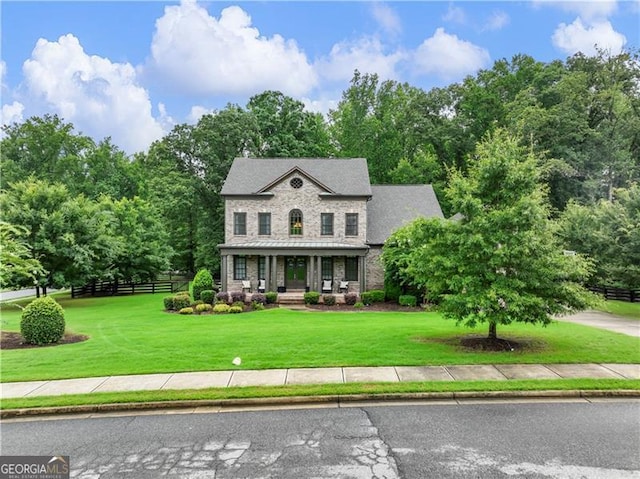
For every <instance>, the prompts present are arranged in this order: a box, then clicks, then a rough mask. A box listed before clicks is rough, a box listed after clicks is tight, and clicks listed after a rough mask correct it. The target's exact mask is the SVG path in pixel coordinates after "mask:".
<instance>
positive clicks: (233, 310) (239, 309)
mask: <svg viewBox="0 0 640 479" xmlns="http://www.w3.org/2000/svg"><path fill="white" fill-rule="evenodd" d="M242 311H244V309H243V308H242V306H231V307H230V308H229V312H230V313H231V314H238V313H242Z"/></svg>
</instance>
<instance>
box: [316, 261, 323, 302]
mask: <svg viewBox="0 0 640 479" xmlns="http://www.w3.org/2000/svg"><path fill="white" fill-rule="evenodd" d="M316 264H317V265H318V267H317V269H316V280H317V281H318V283H317V284H316V291H317V292H319V293H322V256H318V258H317V262H316Z"/></svg>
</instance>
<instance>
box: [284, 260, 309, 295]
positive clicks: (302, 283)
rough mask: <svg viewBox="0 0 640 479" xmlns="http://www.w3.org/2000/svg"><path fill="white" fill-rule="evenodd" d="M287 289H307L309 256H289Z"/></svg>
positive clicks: (287, 261)
mask: <svg viewBox="0 0 640 479" xmlns="http://www.w3.org/2000/svg"><path fill="white" fill-rule="evenodd" d="M285 261H286V271H287V274H286V278H287V282H286V287H287V289H305V288H306V286H307V258H306V257H305V256H287V258H286V260H285Z"/></svg>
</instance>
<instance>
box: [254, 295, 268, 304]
mask: <svg viewBox="0 0 640 479" xmlns="http://www.w3.org/2000/svg"><path fill="white" fill-rule="evenodd" d="M251 302H252V303H260V304H266V303H267V297H266V295H264V294H262V293H253V295H252V296H251Z"/></svg>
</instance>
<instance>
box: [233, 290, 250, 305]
mask: <svg viewBox="0 0 640 479" xmlns="http://www.w3.org/2000/svg"><path fill="white" fill-rule="evenodd" d="M246 300H247V293H245V292H244V291H231V302H232V303H244V302H245V301H246Z"/></svg>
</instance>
